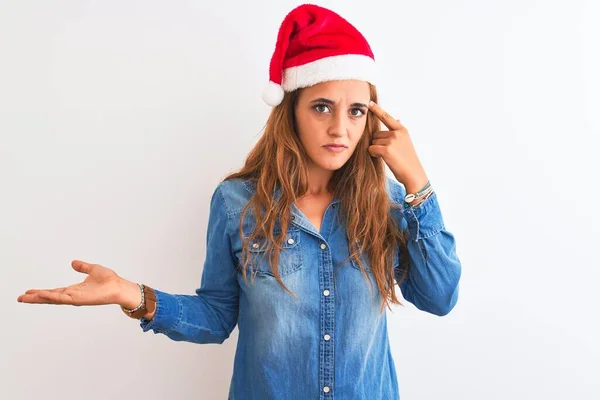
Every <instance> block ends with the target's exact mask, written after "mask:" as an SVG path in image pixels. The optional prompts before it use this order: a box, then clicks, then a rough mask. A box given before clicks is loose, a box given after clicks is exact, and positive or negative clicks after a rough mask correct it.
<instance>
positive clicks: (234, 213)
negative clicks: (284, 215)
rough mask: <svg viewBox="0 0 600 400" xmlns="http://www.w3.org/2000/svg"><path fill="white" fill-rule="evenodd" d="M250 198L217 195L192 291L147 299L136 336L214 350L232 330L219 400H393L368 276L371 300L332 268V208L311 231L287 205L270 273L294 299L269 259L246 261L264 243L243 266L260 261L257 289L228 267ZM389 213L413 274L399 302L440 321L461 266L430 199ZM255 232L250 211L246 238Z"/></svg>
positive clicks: (337, 254) (335, 236) (238, 189)
mask: <svg viewBox="0 0 600 400" xmlns="http://www.w3.org/2000/svg"><path fill="white" fill-rule="evenodd" d="M387 182H388V193H389V195H390V198H391V200H392V201H393V202H394V203H396V204H399V205H402V204H403V199H404V195H405V189H404V186H403V185H401V184H400V183H398V182H397V181H396V180H395V179H392V178H389V177H388V180H387ZM253 190H254V189H253V187H252V185H251V184H249V183H248V182H247V181H242V180H232V181H225V182H221V183H220V184H219V185H218V186H217V188H216V189H215V191H214V193H213V195H212V198H211V202H210V216H209V222H208V232H207V242H206V259H205V262H204V270H203V272H202V278H201V284H200V287H199V288H198V289H196V294H195V295H184V294H169V293H165V292H163V291H160V290H156V295H157V309H156V313H155V316H154V318H153V319H152V321H146V320H144V319H142V320H141V322H140V324H141V327H142V329H143V330H144V332H146V331H149V330H153V331H154V332H155V333H162V334H164V335H167V336H168V337H169V338H171V339H173V340H176V341H188V342H194V343H223V341H224V340H225V339H227V338H228V337H229V335H230V334H231V332H232V330H233V329H234V327H235V326H236V324H237V325H238V329H239V338H238V342H237V350H236V354H235V361H234V368H233V376H232V379H231V386H230V392H229V399H236V400H239V399H244V400H253V399H260V400H265V399H302V400H305V399H317V398H318V399H334V398H335V399H398V398H399V387H398V382H397V377H396V370H395V367H394V360H393V359H392V354H391V351H390V345H389V338H388V331H387V321H386V312H383V313H380V301H381V295H380V294H379V292H378V291H377V286H376V284H375V280H374V277H373V275H372V274H371V271H370V270H369V269H368V265H366V266H367V271H368V272H367V275H368V277H369V279H370V280H371V282H372V285H373V297H372V296H371V293H370V291H369V287H368V286H367V282H366V281H365V278H364V276H363V275H362V273H361V271H360V270H359V267H358V264H357V263H355V262H354V261H353V260H349V261H346V262H345V263H344V264H341V265H340V266H339V267H335V266H336V265H338V264H339V263H340V262H341V261H342V260H343V259H345V258H346V257H348V255H349V247H348V238H347V235H346V233H345V225H344V223H343V218H337V217H338V214H337V213H338V208H339V207H338V203H339V200H338V199H334V200H333V201H332V202H331V203H330V204H329V206H328V207H327V209H326V211H325V214H324V217H323V221H322V226H321V231H320V232H319V231H318V230H317V229H316V228H315V227H314V226H313V225H312V223H311V222H310V221H309V220H308V218H307V217H306V216H305V215H304V214H303V213H302V212H301V211H300V210H299V209H298V208H297V207H296V206H295V205H293V206H292V208H293V209H292V218H293V220H292V221H291V224H290V228H289V230H288V232H287V237H288V240H287V241H286V242H285V244H284V249H283V250H282V252H281V255H280V261H279V271H280V276H281V278H282V280H283V282H284V283H285V284H286V286H287V287H288V288H289V289H290V290H291V291H292V292H294V293H295V294H296V295H297V296H298V297H299V299H298V300H296V299H294V298H293V297H292V296H291V295H290V294H289V293H287V292H285V291H284V289H283V288H282V287H281V286H280V285H279V284H278V283H277V281H276V280H275V278H274V277H273V275H272V273H271V271H270V268H269V266H268V257H264V258H263V259H262V260H259V259H258V258H256V257H258V256H260V253H261V250H262V249H261V247H262V244H260V243H259V244H258V246H257V247H255V246H252V245H250V249H251V250H252V252H253V253H252V256H253V257H254V258H253V260H259V261H253V262H251V263H250V264H249V266H248V271H249V272H251V273H252V272H254V273H256V280H255V281H254V282H252V281H251V280H250V281H249V283H248V284H247V283H246V282H245V281H244V280H243V277H242V275H241V272H239V271H238V270H237V266H238V264H239V260H240V259H241V254H242V241H241V237H240V234H239V221H240V217H241V211H242V208H243V207H244V205H245V204H246V202H247V201H248V200H249V198H250V197H251V196H252V194H253ZM394 215H395V216H396V217H397V218H399V219H400V220H401V226H402V228H403V229H406V228H408V231H409V237H410V241H409V243H408V250H409V258H410V263H411V266H410V269H409V275H408V279H407V280H405V281H403V282H402V283H401V284H400V290H401V292H402V295H403V297H404V299H405V300H407V301H409V302H411V303H412V304H414V305H415V306H416V307H417V308H418V309H420V310H423V311H425V312H428V313H431V314H435V315H439V316H443V315H446V314H447V313H448V312H450V310H452V308H453V307H454V305H455V304H456V301H457V299H458V287H459V279H460V275H461V264H460V261H459V259H458V257H457V255H456V251H455V250H456V249H455V241H454V236H453V235H452V234H451V233H450V232H449V231H447V230H446V229H445V226H444V222H443V219H442V214H441V211H440V206H439V204H438V199H437V194H436V193H435V192H434V193H433V195H431V196H430V197H429V198H428V199H426V200H425V201H423V202H422V203H421V204H419V205H418V206H415V207H408V208H403V209H401V210H396V211H395V214H394ZM254 226H255V225H254V221H253V218H252V214H251V212H248V213H247V214H246V216H245V218H244V225H243V228H244V235H245V236H248V235H249V234H250V232H251V231H252V229H253V228H254ZM279 229H280V228H279ZM262 251H264V250H262ZM401 256H402V255H401V254H400V252H398V254H397V255H396V257H395V262H394V268H395V272H396V273H397V274H396V276H397V279H399V277H400V272H401V271H400V269H399V268H398V266H399V265H400V264H399V262H400V257H401ZM364 260H365V261H366V258H364ZM334 276H335V280H334ZM248 277H249V279H250V278H251V274H248Z"/></svg>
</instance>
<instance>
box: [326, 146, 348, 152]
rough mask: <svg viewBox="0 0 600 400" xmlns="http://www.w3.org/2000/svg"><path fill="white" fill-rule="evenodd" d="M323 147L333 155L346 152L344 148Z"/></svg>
mask: <svg viewBox="0 0 600 400" xmlns="http://www.w3.org/2000/svg"><path fill="white" fill-rule="evenodd" d="M323 147H325V148H326V149H327V150H329V151H331V152H334V153H340V152H342V151H344V150H346V147H345V146H323Z"/></svg>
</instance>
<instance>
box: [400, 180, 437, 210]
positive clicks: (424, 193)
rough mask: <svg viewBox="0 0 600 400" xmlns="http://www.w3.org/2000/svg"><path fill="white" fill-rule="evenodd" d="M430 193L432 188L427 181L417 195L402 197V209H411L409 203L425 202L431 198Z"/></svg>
mask: <svg viewBox="0 0 600 400" xmlns="http://www.w3.org/2000/svg"><path fill="white" fill-rule="evenodd" d="M432 193H433V187H431V183H430V182H429V181H427V184H426V185H425V186H424V187H423V189H421V190H419V191H418V192H417V193H414V194H407V195H406V196H404V207H405V208H406V207H412V206H411V205H410V204H409V203H412V202H413V201H415V200H420V199H423V201H425V200H427V199H428V198H429V197H430V196H431V194H432ZM420 203H422V202H420ZM420 203H419V204H420ZM415 207H416V206H415Z"/></svg>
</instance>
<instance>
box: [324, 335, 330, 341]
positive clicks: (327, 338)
mask: <svg viewBox="0 0 600 400" xmlns="http://www.w3.org/2000/svg"><path fill="white" fill-rule="evenodd" d="M323 338H325V340H329V339H331V336H329V335H325V336H323Z"/></svg>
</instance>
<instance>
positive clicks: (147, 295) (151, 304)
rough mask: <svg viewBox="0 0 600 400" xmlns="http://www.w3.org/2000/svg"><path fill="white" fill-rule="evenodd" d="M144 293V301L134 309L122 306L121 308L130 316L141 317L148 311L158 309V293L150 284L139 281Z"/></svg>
mask: <svg viewBox="0 0 600 400" xmlns="http://www.w3.org/2000/svg"><path fill="white" fill-rule="evenodd" d="M138 286H139V287H140V291H141V293H142V301H141V302H140V304H139V305H138V306H137V307H136V308H133V309H128V308H125V307H123V306H121V310H123V312H124V313H125V315H127V316H128V317H130V318H134V319H141V318H142V317H143V316H144V315H146V314H148V313H153V312H154V311H155V310H156V293H155V292H154V289H152V288H151V287H150V286H146V285H144V284H141V283H138Z"/></svg>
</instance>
